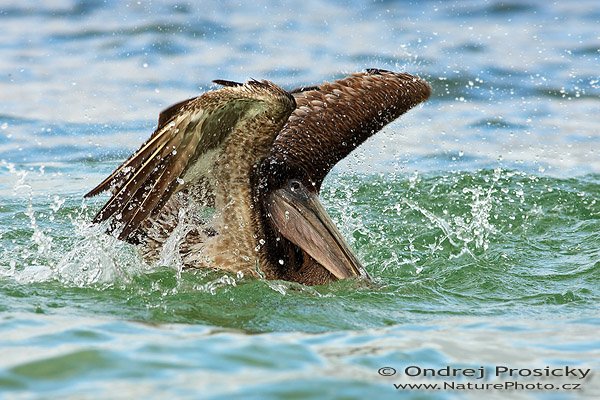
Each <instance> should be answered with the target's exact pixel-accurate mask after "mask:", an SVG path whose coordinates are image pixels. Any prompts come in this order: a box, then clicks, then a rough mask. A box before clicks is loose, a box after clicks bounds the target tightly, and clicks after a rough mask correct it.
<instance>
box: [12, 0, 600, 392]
mask: <svg viewBox="0 0 600 400" xmlns="http://www.w3.org/2000/svg"><path fill="white" fill-rule="evenodd" d="M3 4H4V3H3ZM0 21H1V22H2V26H3V34H2V35H3V36H2V37H3V40H2V41H0V56H1V57H0V60H1V61H0V331H1V332H2V334H1V335H0V351H1V354H2V357H1V358H0V397H2V398H19V399H20V398H36V399H37V398H40V399H41V398H44V399H45V398H58V397H60V398H69V399H70V398H73V399H81V398H103V399H104V398H105V399H121V398H122V399H130V398H212V399H228V398H232V397H238V398H256V399H271V398H272V399H306V398H340V399H361V398H365V397H371V398H381V399H387V398H390V399H391V398H435V399H438V398H439V399H446V398H449V399H452V398H465V397H466V398H481V397H482V396H491V397H497V398H507V397H510V398H548V399H562V398H597V396H599V395H600V380H599V379H598V374H600V371H599V367H600V362H598V360H599V359H600V341H599V339H598V328H599V325H600V315H599V313H598V300H599V299H600V285H599V283H600V273H599V272H600V233H599V232H600V157H599V156H598V152H599V151H600V119H598V117H597V114H598V110H600V86H599V83H600V76H599V73H598V66H599V65H600V64H599V58H600V46H599V43H600V37H599V36H598V29H597V27H598V26H599V25H598V24H599V23H600V8H598V7H597V5H596V3H595V2H593V1H589V2H587V1H579V2H577V3H576V4H575V3H572V2H561V3H558V4H547V3H546V2H542V1H529V2H515V3H504V2H495V1H470V2H419V3H408V2H393V1H390V2H359V1H356V2H351V3H349V5H348V4H346V3H342V2H339V3H337V2H332V3H329V4H323V3H319V2H311V1H308V2H302V3H300V4H297V3H293V4H283V5H282V4H279V3H277V2H270V1H265V2H258V3H253V5H252V6H246V5H240V4H238V3H224V4H221V3H217V2H215V3H207V4H203V5H202V7H198V6H196V5H194V4H193V3H184V2H152V3H146V2H139V3H135V2H134V3H124V2H123V3H121V2H111V1H107V2H70V1H62V2H49V3H44V4H42V5H40V4H37V2H31V3H27V2H25V3H23V2H13V3H10V2H9V3H6V5H0ZM367 67H379V68H385V69H392V70H406V71H408V72H411V73H416V74H419V75H420V76H422V77H423V78H425V79H427V80H428V81H429V82H430V83H431V84H432V87H433V90H434V93H433V96H432V98H431V99H430V101H428V102H427V103H426V104H424V105H423V106H422V107H418V108H416V109H415V110H412V111H411V112H409V114H407V115H406V116H404V117H403V118H401V119H400V120H399V121H397V122H395V123H393V124H391V125H389V126H388V127H386V128H385V129H384V130H383V131H382V132H380V133H379V134H378V135H376V136H375V137H374V138H372V139H370V140H369V141H368V142H367V143H366V144H365V145H364V146H363V147H362V148H360V149H358V151H357V152H356V153H355V154H353V155H352V156H351V157H349V158H348V159H347V160H344V161H343V162H342V163H340V165H338V167H336V169H335V170H334V171H333V173H332V174H331V176H329V177H328V178H327V180H326V182H325V184H324V187H323V192H322V197H323V201H324V203H325V205H326V207H327V209H328V210H329V212H330V213H331V215H332V217H333V218H334V219H335V221H336V222H337V224H338V226H339V227H340V229H341V230H342V232H343V233H344V235H345V237H347V238H348V240H349V242H350V244H351V245H352V247H353V248H354V249H355V250H356V253H357V255H358V257H359V258H360V259H361V260H362V261H363V262H364V264H365V266H366V268H367V270H368V271H369V273H370V274H371V275H372V276H373V277H374V282H373V283H372V284H365V283H360V282H353V281H346V282H337V283H335V284H331V285H327V286H318V287H305V286H301V285H297V284H291V283H288V282H279V281H271V282H270V281H261V280H253V279H248V278H238V277H236V276H228V275H223V274H222V273H218V272H210V271H181V270H180V268H179V266H178V265H177V263H176V262H175V261H174V260H169V259H166V260H164V262H163V263H162V264H161V265H147V264H145V263H144V262H143V261H142V260H141V258H140V257H139V256H138V254H137V253H136V251H135V248H133V247H131V246H129V245H126V244H124V243H121V242H118V241H116V240H115V239H114V238H112V237H109V236H106V235H104V234H103V229H102V227H98V226H93V225H90V224H89V221H90V220H91V217H92V216H93V214H94V212H95V211H96V210H97V209H98V207H99V206H100V205H101V203H102V201H103V200H104V198H99V199H93V200H91V201H84V200H83V199H82V195H83V194H84V193H85V192H87V191H88V190H89V189H90V188H92V187H93V186H95V184H96V183H98V182H99V181H100V180H101V179H102V178H103V177H104V176H105V175H106V174H108V173H110V171H111V170H112V169H113V168H114V167H115V166H116V165H118V164H119V163H120V162H121V161H122V160H123V159H124V158H125V157H126V156H127V155H129V154H130V152H132V151H133V150H135V149H136V148H137V147H138V146H139V144H140V143H141V142H142V141H143V140H144V139H145V138H146V137H147V136H148V135H149V134H150V132H151V131H152V129H153V125H154V124H155V120H156V116H157V114H158V112H159V111H160V110H161V109H162V108H164V107H165V106H167V105H169V104H171V103H174V102H176V101H178V100H181V99H184V98H188V97H191V96H193V95H196V94H198V93H200V92H202V91H204V90H206V89H207V88H209V87H210V81H211V80H212V79H216V78H222V79H232V80H245V79H248V78H250V77H253V78H267V79H271V80H273V81H275V82H277V83H279V84H281V85H283V86H284V87H290V88H291V87H295V86H298V85H300V84H309V83H315V82H320V81H323V80H327V79H333V78H335V77H339V76H343V75H344V74H345V73H348V72H351V71H357V70H361V69H364V68H367ZM410 366H413V367H415V368H413V369H412V370H409V371H408V372H410V371H415V370H416V367H418V368H422V369H425V368H428V369H433V370H440V369H443V368H446V367H447V366H450V367H451V368H462V369H464V368H473V369H479V368H482V369H483V370H484V371H485V372H486V376H485V378H484V379H481V380H479V379H475V378H474V377H468V376H457V377H443V376H441V377H439V376H438V377H431V376H428V377H421V376H408V375H407V371H406V370H405V368H406V367H410ZM496 366H507V367H509V368H514V369H516V370H519V371H521V375H519V372H518V371H517V372H514V375H513V376H508V375H506V374H504V375H500V376H497V377H496V376H493V374H492V373H493V372H494V371H495V367H496ZM567 366H568V367H570V368H581V369H584V370H585V369H588V368H590V369H592V372H591V376H589V375H588V376H586V378H583V379H579V378H578V377H574V376H568V377H545V376H544V377H527V376H524V375H526V374H527V371H528V370H534V369H544V368H546V367H549V368H550V369H562V370H564V368H565V367H567ZM384 367H388V368H394V369H395V370H396V373H395V374H394V375H393V376H384V375H385V374H389V373H390V372H389V371H391V370H390V369H387V370H382V372H378V371H379V370H380V369H381V368H384ZM442 374H443V373H442ZM459 375H460V374H459ZM513 381H514V382H519V383H521V384H523V385H525V384H537V383H541V384H553V385H555V386H556V388H555V387H552V389H528V388H517V389H508V390H503V389H486V390H480V389H465V390H459V389H454V390H452V389H448V388H440V389H425V388H414V389H407V388H404V389H402V388H400V389H396V388H395V387H394V384H396V385H398V384H405V383H413V384H419V383H432V384H443V383H444V382H454V383H456V384H465V385H466V384H467V383H473V384H475V383H505V382H513ZM563 384H566V385H574V384H580V385H581V387H580V388H577V389H575V388H574V386H566V387H562V386H561V385H563ZM559 386H560V387H559Z"/></svg>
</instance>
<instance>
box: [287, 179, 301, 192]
mask: <svg viewBox="0 0 600 400" xmlns="http://www.w3.org/2000/svg"><path fill="white" fill-rule="evenodd" d="M288 185H289V188H290V190H291V191H292V192H297V191H298V190H300V188H301V187H302V184H301V183H300V181H299V180H297V179H292V180H291V181H289V183H288Z"/></svg>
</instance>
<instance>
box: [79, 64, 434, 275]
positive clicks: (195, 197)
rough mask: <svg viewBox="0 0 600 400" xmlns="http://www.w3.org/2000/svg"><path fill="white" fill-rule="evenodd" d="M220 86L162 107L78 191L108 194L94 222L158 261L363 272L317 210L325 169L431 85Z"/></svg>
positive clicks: (360, 78) (374, 80) (362, 81)
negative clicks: (138, 143) (100, 176)
mask: <svg viewBox="0 0 600 400" xmlns="http://www.w3.org/2000/svg"><path fill="white" fill-rule="evenodd" d="M214 82H215V83H217V84H220V85H222V86H223V87H222V88H221V89H218V90H213V91H209V92H207V93H204V94H203V95H201V96H199V97H196V98H192V99H188V100H185V101H182V102H180V103H177V104H175V105H173V106H171V107H169V108H167V109H166V110H164V111H163V112H162V113H161V114H160V116H159V120H158V127H157V128H156V130H155V132H154V133H153V135H152V136H151V137H150V139H148V141H146V142H145V143H144V144H143V145H142V147H141V148H140V149H139V150H138V151H137V152H135V153H134V154H133V155H132V156H131V157H130V158H129V159H127V160H126V161H125V162H124V163H123V164H122V165H121V166H119V167H118V168H117V169H116V170H115V171H114V172H113V173H112V174H111V175H110V176H109V177H108V178H106V179H105V180H104V181H103V182H102V183H100V184H99V185H98V186H97V187H96V188H94V189H93V190H92V191H90V192H89V193H88V194H86V197H90V196H94V195H96V194H98V193H100V192H103V191H107V190H110V191H111V192H112V196H111V198H110V199H109V200H108V202H107V203H106V204H105V205H104V206H103V207H102V209H101V210H100V211H99V212H98V214H97V215H96V217H95V218H94V222H97V223H99V222H102V221H106V220H109V225H108V231H109V232H111V233H113V234H115V235H117V237H118V238H119V239H122V240H126V241H129V242H131V243H136V244H139V245H140V247H141V249H142V252H143V254H144V256H145V257H146V258H147V259H149V260H158V259H160V257H161V254H163V253H165V252H169V251H170V252H171V253H173V254H176V256H178V257H180V258H181V262H182V263H183V265H184V266H187V267H208V268H218V269H223V270H227V271H231V272H242V273H244V274H247V275H248V274H249V275H254V276H259V277H264V278H267V279H284V280H290V281H296V282H300V283H304V284H323V283H327V282H330V281H333V280H337V279H345V278H350V277H362V278H366V279H368V274H367V272H366V271H365V269H364V268H363V267H362V266H361V264H360V262H359V261H358V259H357V258H356V256H355V255H354V254H353V252H352V250H351V249H350V247H349V246H348V244H347V243H346V242H345V240H344V238H343V237H342V235H341V234H340V232H339V231H338V229H337V228H336V227H335V225H334V223H333V222H332V220H331V218H330V217H329V216H328V214H327V212H326V211H325V209H324V208H323V206H322V205H321V203H320V201H319V199H318V193H319V190H320V187H321V183H322V182H323V179H324V178H325V176H326V175H327V173H328V172H329V171H330V170H331V168H332V167H333V166H334V165H335V164H336V163H337V162H338V161H340V160H341V159H343V158H344V157H346V156H347V155H348V154H349V153H350V152H351V151H352V150H353V149H355V148H356V147H357V146H358V145H360V144H361V143H362V142H364V141H365V140H366V139H367V138H369V137H370V136H371V135H373V134H374V133H376V132H377V131H379V130H380V129H381V128H382V127H383V126H384V125H386V124H387V123H389V122H390V121H393V120H394V119H396V118H397V117H399V116H400V115H401V114H403V113H405V112H406V111H408V110H409V109H410V108H412V107H414V106H415V105H417V104H419V103H420V102H422V101H424V100H426V99H427V98H428V97H429V94H430V87H429V85H428V84H427V83H426V82H424V81H423V80H421V79H419V78H417V77H415V76H412V75H409V74H406V73H395V72H389V71H383V70H376V69H370V70H367V71H366V72H361V73H355V74H352V75H350V76H348V77H346V78H343V79H340V80H337V81H334V82H331V83H329V82H325V83H323V84H320V85H317V86H310V87H304V88H299V89H295V90H292V91H290V92H286V91H285V90H283V89H281V88H280V87H278V86H276V85H275V84H273V83H271V82H268V81H264V80H263V81H256V80H251V81H249V82H247V83H245V84H242V83H236V82H230V81H221V80H218V81H214Z"/></svg>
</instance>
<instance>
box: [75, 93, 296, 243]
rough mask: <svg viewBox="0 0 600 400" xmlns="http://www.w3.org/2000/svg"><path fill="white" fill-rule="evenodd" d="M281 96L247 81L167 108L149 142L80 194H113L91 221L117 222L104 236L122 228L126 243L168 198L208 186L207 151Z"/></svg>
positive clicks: (213, 148)
mask: <svg viewBox="0 0 600 400" xmlns="http://www.w3.org/2000/svg"><path fill="white" fill-rule="evenodd" d="M219 83H221V81H219ZM282 93H284V92H283V90H281V89H280V88H278V87H277V86H275V85H273V84H272V83H270V82H267V81H261V82H259V81H250V82H248V83H246V84H239V85H237V84H236V85H228V87H225V88H222V89H219V90H215V91H211V92H207V93H205V94H203V95H202V96H200V97H196V98H193V99H188V100H185V101H182V102H180V103H177V104H175V105H173V106H171V107H169V108H167V109H166V110H165V111H163V112H162V113H161V114H160V117H159V123H158V127H157V129H156V131H155V132H154V133H153V134H152V136H151V137H150V139H148V141H146V142H145V143H144V144H143V145H142V146H141V147H140V149H139V150H138V151H136V152H135V153H134V154H133V155H132V156H131V157H129V158H128V159H127V160H126V161H125V162H124V163H123V164H122V165H121V166H119V167H118V168H117V169H116V170H115V171H114V172H113V173H112V174H111V175H110V176H109V177H108V178H106V179H105V180H104V181H103V182H102V183H100V184H99V185H98V186H97V187H96V188H94V189H92V190H91V191H90V192H89V193H87V194H86V195H85V196H86V197H91V196H94V195H96V194H98V193H101V192H104V191H107V190H111V191H112V196H111V198H110V199H109V200H108V202H107V203H106V204H105V205H104V206H103V207H102V209H101V210H100V211H99V212H98V214H97V215H96V217H95V218H94V220H93V221H94V222H102V221H105V220H108V219H110V218H111V217H114V218H113V221H115V222H116V223H113V224H112V225H111V226H110V227H109V232H112V231H114V230H116V229H117V228H122V229H121V231H120V232H119V239H131V237H132V235H133V234H134V233H135V232H136V230H137V229H138V228H139V227H140V225H141V224H142V222H144V221H145V220H146V219H148V218H149V217H152V216H154V215H156V214H157V213H158V212H159V211H160V210H161V208H162V207H163V206H164V205H165V203H166V202H167V201H168V200H169V198H170V197H171V195H173V193H175V192H177V191H179V190H181V189H183V188H186V187H188V186H194V185H196V186H198V185H207V182H208V179H206V178H207V174H208V173H209V172H208V171H207V170H208V169H209V168H210V164H211V160H210V159H208V158H209V157H210V156H211V154H214V153H215V152H213V151H211V150H218V149H219V147H220V146H221V145H222V144H223V143H224V141H225V139H226V138H227V136H228V134H229V133H230V132H231V131H232V130H233V129H234V128H235V126H236V125H237V124H238V123H240V121H242V120H243V119H244V117H245V116H246V115H253V114H254V113H252V112H250V111H251V110H254V111H256V110H257V109H260V110H263V109H266V108H267V107H268V106H269V105H268V104H267V103H269V102H266V101H265V97H269V100H270V101H271V100H273V98H274V97H276V96H278V95H281V94H282ZM282 101H283V100H282ZM287 101H288V102H289V99H288V100H287ZM190 169H193V170H194V171H193V173H191V174H189V176H188V174H186V171H188V170H190ZM203 169H204V170H203ZM182 178H186V179H190V181H189V182H185V181H184V180H183V179H182ZM204 190H205V191H208V192H210V191H211V190H212V189H211V188H210V187H209V188H204Z"/></svg>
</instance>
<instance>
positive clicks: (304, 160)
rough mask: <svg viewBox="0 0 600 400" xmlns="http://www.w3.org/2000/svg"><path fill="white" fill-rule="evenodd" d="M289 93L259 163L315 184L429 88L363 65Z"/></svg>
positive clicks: (424, 95)
mask: <svg viewBox="0 0 600 400" xmlns="http://www.w3.org/2000/svg"><path fill="white" fill-rule="evenodd" d="M292 92H293V95H294V98H295V99H296V103H297V108H296V110H295V111H294V112H293V113H292V115H291V116H290V118H289V119H288V121H287V123H286V125H285V126H284V127H283V129H282V130H281V132H280V134H279V135H278V136H277V138H276V139H275V142H274V144H273V147H272V149H271V152H270V154H269V157H268V158H267V160H266V161H265V162H266V163H271V164H274V165H284V166H285V167H286V168H287V169H288V170H293V171H295V173H298V174H299V175H304V176H307V177H308V178H309V180H310V181H311V182H310V183H312V184H314V185H315V187H316V188H317V189H319V188H320V186H321V183H322V182H323V179H324V178H325V176H326V175H327V173H328V172H329V171H330V170H331V168H332V167H333V166H334V165H335V164H337V162H339V161H340V160H341V159H343V158H344V157H346V156H347V155H348V154H349V153H350V152H351V151H352V150H354V149H355V148H356V147H357V146H359V145H360V144H361V143H363V142H364V141H365V140H366V139H368V138H369V137H370V136H372V135H373V134H375V133H376V132H378V131H379V130H380V129H381V128H383V126H385V125H386V124H387V123H389V122H391V121H393V120H394V119H396V118H398V117H399V116H400V115H402V114H404V113H405V112H406V111H408V110H409V109H411V108H412V107H414V106H416V105H417V104H419V103H421V102H422V101H424V100H426V99H427V98H428V97H429V95H430V93H431V88H430V87H429V85H428V84H427V83H426V82H425V81H423V80H422V79H420V78H418V77H416V76H413V75H409V74H406V73H396V72H390V71H385V70H378V69H369V70H366V71H365V72H360V73H356V74H352V75H350V76H348V77H346V78H343V79H340V80H337V81H334V82H331V83H330V82H325V83H323V84H321V85H318V86H308V87H305V88H299V89H295V90H293V91H292ZM307 183H308V182H307Z"/></svg>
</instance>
